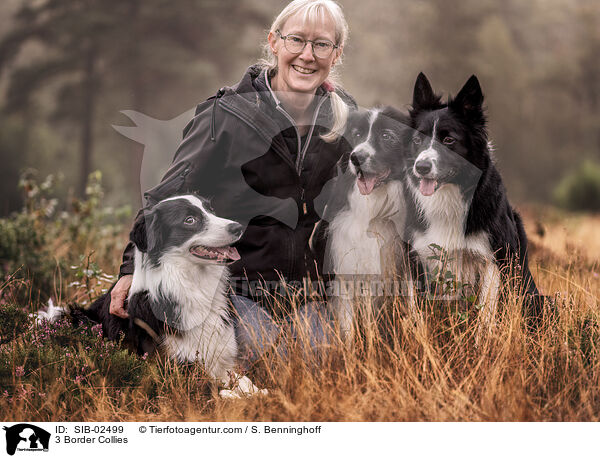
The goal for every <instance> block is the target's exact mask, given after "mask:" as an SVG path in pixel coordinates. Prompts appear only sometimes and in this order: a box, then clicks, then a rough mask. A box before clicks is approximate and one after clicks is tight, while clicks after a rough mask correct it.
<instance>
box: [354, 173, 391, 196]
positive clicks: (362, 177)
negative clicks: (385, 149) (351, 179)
mask: <svg viewBox="0 0 600 458" xmlns="http://www.w3.org/2000/svg"><path fill="white" fill-rule="evenodd" d="M390 172H391V170H386V171H385V172H383V173H382V174H380V175H377V174H374V173H365V172H363V171H362V170H359V171H358V172H357V173H356V177H357V178H358V179H357V181H356V183H357V184H358V190H359V191H360V193H361V194H362V195H363V196H367V195H369V194H371V193H372V192H373V189H375V188H376V187H377V186H379V185H380V184H381V183H382V182H383V180H385V179H386V178H387V177H388V176H389V174H390Z"/></svg>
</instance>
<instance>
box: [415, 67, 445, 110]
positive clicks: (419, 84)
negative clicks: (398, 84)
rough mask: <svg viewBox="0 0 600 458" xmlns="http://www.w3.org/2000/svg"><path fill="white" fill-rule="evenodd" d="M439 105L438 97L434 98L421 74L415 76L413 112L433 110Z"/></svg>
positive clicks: (426, 80) (430, 88) (429, 86)
mask: <svg viewBox="0 0 600 458" xmlns="http://www.w3.org/2000/svg"><path fill="white" fill-rule="evenodd" d="M439 103H440V97H439V96H436V95H435V93H434V92H433V88H432V87H431V84H430V83H429V80H428V79H427V77H426V76H425V74H424V73H423V72H421V73H419V76H417V81H416V82H415V88H414V90H413V102H412V107H413V110H418V109H420V108H424V109H427V108H433V107H435V106H436V105H438V104H439Z"/></svg>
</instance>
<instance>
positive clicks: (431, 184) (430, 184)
mask: <svg viewBox="0 0 600 458" xmlns="http://www.w3.org/2000/svg"><path fill="white" fill-rule="evenodd" d="M436 185H437V181H436V180H428V179H427V178H421V181H420V182H419V191H421V194H423V195H424V196H430V195H432V194H433V193H434V192H435V187H436Z"/></svg>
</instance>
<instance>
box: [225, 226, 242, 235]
mask: <svg viewBox="0 0 600 458" xmlns="http://www.w3.org/2000/svg"><path fill="white" fill-rule="evenodd" d="M227 231H228V232H229V233H230V234H231V235H233V236H234V237H241V236H242V233H243V232H244V227H243V226H242V225H241V224H240V223H229V224H228V225H227Z"/></svg>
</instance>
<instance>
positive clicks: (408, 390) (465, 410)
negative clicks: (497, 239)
mask: <svg viewBox="0 0 600 458" xmlns="http://www.w3.org/2000/svg"><path fill="white" fill-rule="evenodd" d="M598 223H600V220H598V218H592V217H590V218H580V217H577V220H576V222H573V221H572V220H568V221H566V222H565V221H564V220H553V219H552V218H551V217H548V219H547V221H546V222H545V223H544V224H545V231H541V230H537V231H536V224H535V220H534V216H532V215H531V214H529V215H527V226H528V232H529V234H530V238H531V240H532V248H531V260H530V264H531V270H532V273H533V276H534V278H535V280H536V282H537V284H538V286H539V287H540V289H541V290H542V291H543V292H544V293H545V294H546V295H549V296H553V297H554V299H555V306H554V309H553V310H554V311H553V312H552V313H546V314H544V316H543V317H542V318H541V320H540V322H539V323H538V324H537V326H534V327H528V326H526V323H525V322H524V319H523V314H522V311H521V310H522V306H523V300H524V298H523V297H521V296H519V295H518V294H517V293H516V292H515V290H514V289H513V288H511V287H510V282H507V283H506V284H505V287H504V291H503V293H504V296H503V298H502V300H501V306H500V307H499V309H498V312H497V316H496V320H495V325H494V326H493V327H492V328H491V330H490V331H489V332H486V333H485V334H484V335H483V338H482V339H481V341H480V342H479V345H476V344H475V336H476V331H477V312H473V311H470V312H468V313H464V310H463V309H461V308H459V307H458V306H457V305H455V304H454V305H453V304H451V303H449V302H444V303H439V302H434V301H430V302H425V303H423V304H421V307H420V311H419V313H418V314H417V315H415V314H411V313H409V312H408V310H407V307H406V304H405V303H404V300H403V299H402V298H395V299H394V300H393V301H390V303H388V304H386V306H385V307H384V308H383V309H382V310H378V309H377V308H375V310H371V311H369V310H370V306H371V305H372V304H369V303H368V300H366V302H363V303H362V304H357V307H358V309H359V310H362V311H363V312H362V313H360V314H359V315H360V317H359V320H358V325H357V329H356V332H355V338H354V341H353V342H352V343H351V344H350V345H345V344H344V343H342V341H341V339H339V338H334V339H332V342H330V344H329V345H326V346H322V347H321V348H319V351H318V352H314V351H313V350H312V349H311V346H310V343H309V342H310V336H309V335H307V334H306V333H303V332H302V331H300V332H299V335H298V336H297V337H296V338H295V339H290V338H289V337H286V336H285V335H282V337H281V340H280V341H279V343H284V344H285V345H286V352H285V353H282V352H277V351H272V352H268V353H267V354H266V355H265V356H264V358H263V359H262V360H261V361H259V362H258V363H257V364H256V365H255V366H254V367H253V368H252V369H251V370H250V373H249V375H250V376H251V378H252V380H253V381H254V382H255V384H256V385H259V386H260V387H267V388H268V389H269V395H268V396H256V397H251V398H248V399H241V400H235V401H231V400H222V399H220V398H219V397H218V395H217V390H216V388H215V387H214V386H212V384H211V383H210V381H209V379H208V378H207V377H206V375H205V374H204V373H203V371H202V369H201V368H200V367H198V366H191V367H182V366H179V365H177V364H174V363H172V362H171V361H166V360H160V359H157V360H153V361H149V362H147V364H148V370H147V372H146V373H145V375H144V376H143V378H142V379H141V381H140V383H139V384H138V385H136V386H133V387H130V388H120V389H119V390H115V389H114V387H110V386H107V384H106V383H105V382H102V377H101V376H102V374H98V375H99V376H100V379H99V380H100V382H99V383H97V384H95V385H93V386H81V387H79V388H78V389H77V391H74V390H73V388H72V387H71V388H68V386H67V384H66V383H65V381H64V380H61V379H60V377H58V378H57V379H56V380H55V381H50V382H48V386H47V389H46V396H45V399H44V400H42V401H40V400H36V399H33V400H32V399H31V398H28V397H26V396H25V397H13V398H12V399H11V400H10V402H9V401H7V398H6V397H0V412H2V414H1V415H0V417H1V419H2V421H17V420H29V421H32V420H90V421H92V420H93V421H107V420H124V421H129V420H152V421H166V420H170V421H178V420H181V421H191V420H194V421H234V420H235V421H240V420H253V421H309V420H310V421H571V420H577V421H597V420H598V419H599V417H600V389H599V387H600V358H599V356H600V353H599V345H600V316H599V310H598V297H599V296H600V295H599V292H600V279H599V278H598V270H599V264H598V258H599V257H600V256H599V251H600V245H599V243H600V242H598V240H600V239H598V238H597V236H596V232H597V228H598ZM564 231H566V234H567V236H566V237H565V236H563V232H564ZM536 232H538V233H540V234H541V233H542V232H545V234H544V235H543V237H542V236H540V235H536ZM574 233H576V234H580V235H581V238H579V236H575V235H573V234H574ZM280 306H281V307H282V308H284V309H289V308H290V304H280ZM292 308H293V307H292ZM292 320H293V321H294V323H293V324H294V326H295V327H296V328H297V329H306V326H303V322H302V320H303V318H302V317H301V316H299V315H293V318H292ZM24 344H26V343H23V342H21V343H19V342H17V341H13V342H11V343H9V344H5V345H13V346H18V345H24ZM15 348H16V347H15ZM80 350H81V351H84V350H83V349H80ZM15 364H21V362H18V361H15ZM93 364H94V363H93V361H90V365H92V366H93ZM50 370H56V368H54V369H51V368H48V367H39V369H38V371H39V376H40V377H43V373H44V371H50ZM60 373H61V372H60V370H59V371H58V374H60ZM14 382H15V384H18V383H19V380H17V379H15V380H14Z"/></svg>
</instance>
